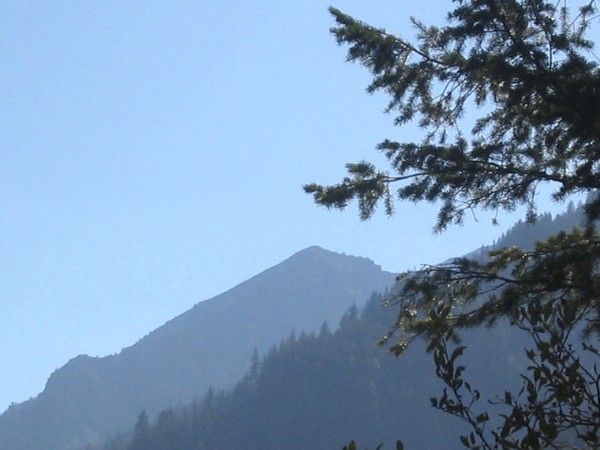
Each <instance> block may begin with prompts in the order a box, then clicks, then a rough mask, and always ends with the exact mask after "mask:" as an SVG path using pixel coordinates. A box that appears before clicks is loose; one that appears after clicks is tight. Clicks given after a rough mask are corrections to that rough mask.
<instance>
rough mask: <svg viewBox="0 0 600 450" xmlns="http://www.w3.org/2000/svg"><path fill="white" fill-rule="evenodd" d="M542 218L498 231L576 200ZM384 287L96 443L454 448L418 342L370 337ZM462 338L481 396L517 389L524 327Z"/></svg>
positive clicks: (149, 448) (572, 216)
mask: <svg viewBox="0 0 600 450" xmlns="http://www.w3.org/2000/svg"><path fill="white" fill-rule="evenodd" d="M542 218H543V219H544V220H541V221H540V222H539V223H538V224H522V223H517V224H516V225H515V226H514V227H513V228H512V229H511V230H510V231H509V232H507V233H506V234H505V235H504V236H503V237H502V238H501V239H500V241H502V242H510V241H523V242H525V241H528V242H529V244H528V245H530V244H531V243H530V239H531V237H532V236H534V237H535V236H536V235H543V234H544V233H545V232H546V231H548V230H553V229H554V228H555V227H560V226H567V227H571V226H574V225H576V224H577V222H578V220H580V218H581V208H577V209H575V208H570V209H569V210H568V211H567V213H565V214H562V215H558V216H556V217H554V218H552V217H551V216H550V215H543V216H542ZM391 294H393V291H392V293H389V292H388V293H385V294H383V295H373V296H372V298H371V299H370V301H369V302H368V303H367V305H366V306H365V308H364V309H362V310H359V309H358V308H356V307H354V308H351V309H350V310H349V311H348V312H347V313H346V314H345V315H344V317H343V319H342V320H341V323H340V327H339V329H337V330H336V331H335V332H333V333H332V332H331V331H330V330H329V327H328V326H327V324H324V325H323V326H322V328H321V331H320V332H319V333H312V334H305V333H300V334H298V333H292V335H291V336H289V337H288V338H287V339H285V340H284V341H282V342H281V343H280V344H279V345H278V346H274V347H272V348H271V350H270V352H269V353H268V354H267V355H266V356H265V357H264V358H258V356H257V355H256V354H255V355H254V356H253V357H250V355H248V358H249V359H251V360H252V361H253V363H252V367H251V369H250V371H249V372H248V374H247V375H246V376H245V378H244V379H243V380H242V381H241V382H240V383H238V384H237V385H236V387H235V388H234V389H233V390H231V391H221V392H216V391H213V390H210V391H209V392H208V393H207V394H206V395H205V396H204V398H203V399H202V400H196V401H194V402H192V403H191V404H187V405H184V406H178V407H174V408H171V409H167V410H164V411H162V412H160V413H159V414H157V415H150V417H149V415H148V414H146V412H142V413H141V414H140V416H139V417H138V423H137V425H136V426H135V431H130V433H129V434H128V435H126V436H125V437H123V436H122V437H121V438H118V439H114V440H113V441H111V442H109V443H106V444H105V445H104V446H103V447H97V448H96V449H95V450H97V449H100V448H101V450H167V449H168V450H200V449H211V450H212V449H221V450H230V449H231V450H233V449H239V448H246V449H250V450H254V449H255V450H264V449H278V450H301V449H302V450H306V449H324V450H325V449H329V450H339V449H340V448H342V446H343V445H345V444H346V443H347V442H348V441H349V440H350V439H354V440H356V441H357V442H361V443H365V445H371V446H372V447H373V448H374V447H375V446H376V445H379V444H381V443H385V444H386V446H385V448H393V445H392V444H393V443H394V442H396V440H397V439H402V441H403V442H404V444H405V446H406V448H408V449H417V450H418V449H431V448H435V449H441V450H444V449H448V450H450V449H456V448H460V446H461V444H460V442H459V441H458V437H457V436H458V434H459V432H461V429H462V423H461V421H460V420H458V419H456V418H453V417H450V416H448V415H445V414H443V413H442V412H440V411H438V410H436V409H435V408H432V406H431V401H430V399H431V398H432V397H438V396H439V394H440V392H441V389H442V384H441V382H440V381H439V380H438V379H437V377H436V376H435V370H434V365H433V362H432V361H431V358H430V355H428V354H426V353H425V352H424V351H423V346H422V345H415V346H414V347H412V348H410V349H409V350H408V351H407V352H406V353H405V354H403V355H402V356H401V357H400V358H396V357H394V356H393V355H392V354H391V353H390V352H387V351H385V349H383V348H381V347H378V346H377V345H376V343H377V342H378V341H379V339H380V338H381V337H382V336H383V335H384V334H385V333H386V331H387V330H389V329H390V327H391V326H392V324H393V322H394V320H395V314H396V311H395V308H393V307H384V306H382V303H384V302H385V299H390V298H392V297H393V295H391ZM465 338H466V339H468V340H469V341H470V342H472V345H471V346H470V347H469V349H468V351H466V352H465V355H464V362H465V365H466V367H467V369H466V374H467V375H468V376H469V379H470V380H471V382H472V383H473V387H474V388H475V389H477V390H479V391H480V392H481V393H482V395H486V396H487V397H488V398H495V397H498V398H499V397H500V396H502V395H503V393H504V390H505V389H507V388H517V389H518V387H519V386H520V385H521V381H522V380H521V378H520V376H519V373H520V372H521V371H522V370H523V369H524V367H525V365H526V364H527V361H526V358H525V354H524V347H525V344H526V342H527V336H526V333H524V332H519V330H516V329H514V328H511V327H509V326H508V323H506V322H504V323H501V326H498V327H496V328H494V329H489V330H485V329H484V330H476V331H471V332H469V333H467V334H466V335H465ZM132 428H133V425H132ZM132 436H133V437H132Z"/></svg>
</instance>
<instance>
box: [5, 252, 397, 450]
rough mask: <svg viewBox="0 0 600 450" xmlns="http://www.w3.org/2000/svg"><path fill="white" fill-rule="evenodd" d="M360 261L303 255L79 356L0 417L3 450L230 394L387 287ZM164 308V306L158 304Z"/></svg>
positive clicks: (99, 433)
mask: <svg viewBox="0 0 600 450" xmlns="http://www.w3.org/2000/svg"><path fill="white" fill-rule="evenodd" d="M393 279H394V275H393V274H390V273H386V272H384V271H382V270H381V268H380V267H379V266H376V265H375V264H374V263H373V262H372V261H370V260H368V259H365V258H358V257H351V256H345V255H341V254H337V253H333V252H329V251H326V250H323V249H321V248H319V247H311V248H308V249H306V250H303V251H301V252H299V253H297V254H295V255H294V256H292V257H291V258H289V259H288V260H286V261H284V262H282V263H281V264H279V265H277V266H275V267H272V268H271V269H268V270H266V271H265V272H263V273H261V274H259V275H257V276H255V277H253V278H252V279H250V280H248V281H246V282H244V283H242V284H240V285H239V286H237V287H235V288H233V289H231V290H230V291H227V292H225V293H224V294H221V295H219V296H217V297H215V298H213V299H211V300H207V301H204V302H200V303H198V304H197V305H196V306H195V307H194V308H192V309H191V310H189V311H187V312H185V313H184V314H182V315H180V316H179V317H176V318H175V319H173V320H171V321H170V322H168V323H166V324H165V325H164V326H162V327H160V328H158V329H157V330H155V331H153V332H152V333H150V334H149V335H147V336H146V337H144V338H143V339H141V340H140V341H139V342H138V343H136V344H135V345H133V346H131V347H129V348H126V349H124V350H123V351H122V352H121V353H119V354H117V355H112V356H108V357H104V358H92V357H89V356H85V355H81V356H78V357H76V358H74V359H73V360H71V361H69V362H68V363H67V364H66V365H65V366H64V367H62V368H60V369H59V370H57V371H56V372H55V373H53V374H52V375H51V376H50V378H49V380H48V382H47V385H46V388H45V389H44V391H43V392H42V393H41V394H40V395H39V396H38V397H36V398H34V399H32V400H29V401H27V402H24V403H22V404H18V405H14V406H12V407H11V408H9V409H8V410H7V412H6V413H4V414H3V415H2V416H0V448H1V449H2V450H32V449H43V450H68V449H71V448H74V447H76V446H80V445H83V444H86V443H89V442H98V441H99V440H101V439H104V438H106V437H107V436H110V435H111V434H113V433H115V432H117V431H118V430H120V429H124V428H128V427H129V426H130V424H132V423H134V422H135V418H136V417H137V415H138V413H139V412H140V411H141V410H147V411H148V413H149V414H153V413H154V412H157V411H159V410H160V409H161V408H165V407H168V406H170V405H175V404H178V403H181V402H189V401H190V400H191V399H193V398H194V397H201V396H202V395H203V394H204V393H205V392H206V390H207V389H208V388H209V387H210V386H213V387H214V388H226V387H230V386H233V384H234V383H235V382H237V381H238V380H239V379H240V378H241V377H242V376H243V375H244V373H245V372H246V371H247V369H248V367H249V366H250V356H251V354H252V351H253V349H258V350H259V351H260V352H265V351H266V350H268V348H269V347H270V346H271V345H273V343H276V342H279V341H280V340H281V339H282V338H284V337H286V336H288V335H289V333H290V331H291V330H297V332H301V331H302V330H305V331H306V332H310V331H314V330H317V329H318V328H319V326H320V325H321V323H322V322H323V320H324V319H327V320H328V321H329V322H330V323H334V324H335V323H337V322H338V320H339V318H340V317H341V315H342V314H343V312H344V311H345V310H346V309H347V308H348V307H349V306H350V305H352V304H353V303H356V304H361V305H362V304H364V302H365V301H366V299H368V297H369V295H370V294H371V293H372V292H375V291H381V290H382V289H384V288H385V287H387V286H390V285H391V284H392V283H393ZM165 301H168V299H165Z"/></svg>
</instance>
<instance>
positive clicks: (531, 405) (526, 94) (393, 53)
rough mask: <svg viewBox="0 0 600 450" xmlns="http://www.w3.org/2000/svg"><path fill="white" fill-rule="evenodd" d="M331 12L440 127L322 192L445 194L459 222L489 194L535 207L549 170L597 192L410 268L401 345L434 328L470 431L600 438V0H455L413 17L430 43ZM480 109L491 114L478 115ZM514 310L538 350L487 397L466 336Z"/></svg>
mask: <svg viewBox="0 0 600 450" xmlns="http://www.w3.org/2000/svg"><path fill="white" fill-rule="evenodd" d="M331 12H332V14H333V15H334V17H335V20H336V22H337V25H336V27H335V28H333V29H332V32H333V34H334V35H335V36H336V38H337V40H338V43H340V44H344V45H347V46H348V59H349V60H351V61H357V62H360V63H361V64H363V65H364V66H365V67H366V68H367V69H369V70H370V71H371V73H372V74H373V81H372V83H371V84H370V85H369V87H368V90H369V91H370V92H374V91H384V92H385V93H387V94H389V96H390V101H389V105H388V111H389V112H392V113H395V114H396V123H397V124H398V125H403V124H405V123H407V122H409V121H413V120H416V121H418V124H419V126H420V127H421V128H422V129H423V131H424V138H423V140H422V141H421V142H408V143H400V142H396V141H394V140H390V139H386V140H384V141H383V142H382V143H381V144H379V146H378V148H379V149H380V150H381V151H383V153H384V154H385V156H386V157H387V159H388V161H389V165H390V172H388V171H383V170H379V169H377V168H376V167H375V166H374V165H372V164H370V163H367V162H360V163H357V164H348V166H347V167H348V173H349V175H348V177H346V178H345V179H344V180H343V181H342V182H341V183H339V184H336V185H333V186H320V185H317V184H311V185H307V186H305V190H306V192H308V193H311V194H312V195H313V196H314V198H315V201H316V202H317V203H319V204H321V205H325V206H327V207H334V208H345V207H346V206H347V205H348V203H349V202H350V201H351V200H353V199H355V200H357V201H358V205H359V211H360V216H361V218H363V219H366V218H368V217H370V216H371V215H372V214H373V213H374V211H375V208H376V206H377V205H378V204H379V203H380V202H383V204H384V206H385V210H386V212H387V213H388V214H390V215H391V214H393V200H394V198H395V197H396V196H397V197H398V198H399V199H401V200H409V201H413V202H421V201H431V202H438V204H439V205H440V208H439V214H438V220H437V224H436V226H435V229H436V230H437V231H443V230H444V229H445V228H446V227H447V226H448V225H450V224H452V223H461V222H462V221H463V219H464V216H465V213H466V212H468V211H470V210H476V209H491V210H499V209H504V210H508V211H512V210H514V209H515V208H516V207H517V206H519V205H526V206H527V210H528V213H527V220H528V221H534V220H535V219H536V207H535V199H536V191H537V189H538V187H539V186H540V185H543V184H548V185H550V186H551V187H552V188H553V190H554V191H553V198H554V199H555V200H562V199H564V198H566V197H567V196H569V195H570V194H574V193H586V194H588V203H587V204H586V206H585V223H584V224H583V226H582V228H581V229H573V230H571V231H565V232H561V233H558V234H556V235H554V236H551V237H548V238H547V239H546V240H543V241H541V242H538V243H537V244H536V245H535V246H533V247H531V248H524V247H523V248H522V247H519V246H518V245H515V246H511V247H507V248H504V249H497V250H494V251H493V252H490V253H489V255H488V256H487V257H486V258H480V259H477V260H474V259H467V258H463V259H457V260H454V261H451V262H448V263H446V264H442V265H438V266H432V267H425V268H423V270H420V271H418V272H415V273H409V274H404V275H403V276H402V277H401V278H402V281H403V287H402V289H401V291H400V292H399V293H398V294H397V295H396V296H394V297H393V298H391V299H390V303H394V304H397V305H398V307H399V315H398V318H397V320H396V322H395V324H394V326H393V330H392V332H391V333H390V335H389V336H388V338H387V341H389V340H390V339H391V338H392V335H393V336H395V337H397V338H398V340H397V341H395V344H394V345H392V347H391V348H392V351H393V352H395V353H397V354H400V353H402V352H403V351H404V350H405V349H406V348H407V346H408V345H409V344H410V343H411V342H413V341H415V339H416V338H417V337H424V338H425V339H426V341H427V343H428V344H427V350H428V351H429V352H431V354H432V355H433V359H434V362H435V365H436V374H437V376H438V377H439V378H440V379H441V380H442V381H443V382H444V384H445V386H446V387H445V389H444V390H443V393H442V394H441V396H439V397H438V398H435V399H433V400H432V403H433V406H434V407H435V408H438V409H440V410H442V411H445V412H446V413H449V414H451V415H453V416H456V417H458V418H460V419H462V421H463V422H464V423H466V424H467V425H468V426H469V428H470V430H471V431H470V432H469V433H467V434H464V435H462V436H461V438H460V439H461V442H462V444H463V445H464V446H465V447H467V448H470V449H497V448H502V449H508V448H534V449H537V448H597V447H598V446H599V445H600V438H599V437H598V431H599V429H600V400H599V399H600V371H599V370H598V369H597V366H596V363H598V362H600V361H599V355H598V350H597V349H596V347H597V342H598V331H599V328H600V316H599V314H600V275H599V272H598V267H599V264H600V237H599V236H598V233H597V231H596V225H595V222H596V220H597V219H598V218H600V196H598V195H597V190H598V188H600V162H599V158H598V155H599V151H600V148H599V147H600V108H598V105H600V72H599V69H598V64H597V62H596V60H595V57H594V55H593V53H592V52H591V49H592V48H593V43H592V42H591V41H589V40H588V39H587V38H586V33H587V31H588V29H589V27H590V26H591V25H592V24H593V23H594V22H595V21H597V20H598V19H597V18H596V5H595V2H593V1H591V2H585V3H583V4H582V5H581V7H579V8H569V6H568V5H567V3H566V2H565V3H562V2H547V1H541V0H507V1H505V0H502V1H499V0H455V1H454V9H453V10H452V11H450V12H449V14H448V18H447V25H446V26H444V27H441V28H438V27H431V26H427V25H425V24H423V23H420V22H418V21H413V23H414V25H415V26H416V27H417V29H418V31H419V34H418V37H417V39H416V42H414V43H413V42H410V41H407V40H404V39H402V38H400V37H397V36H394V35H392V34H389V33H387V32H386V31H384V30H382V29H378V28H374V27H371V26H369V25H367V24H364V23H362V22H360V21H357V20H355V19H353V18H352V17H350V16H348V15H346V14H344V13H342V12H341V11H339V10H336V9H333V8H332V9H331ZM467 111H475V112H478V113H479V114H480V116H479V117H478V118H477V120H476V121H475V125H474V126H473V127H472V128H467V127H465V126H464V122H463V118H464V114H465V113H466V112H467ZM394 186H396V193H395V195H394V192H393V188H394ZM500 322H508V323H510V324H511V325H512V327H513V329H515V330H521V331H523V332H525V333H526V334H527V335H528V336H529V342H528V345H527V348H526V350H525V355H526V358H527V359H528V365H527V366H526V367H525V368H524V369H523V371H522V373H521V378H522V382H523V386H522V389H521V390H520V391H519V390H510V389H507V390H506V392H505V393H504V395H502V396H500V397H498V398H488V399H486V400H487V401H484V399H483V398H482V396H481V393H480V391H479V390H477V389H476V388H475V387H473V386H472V385H471V384H470V383H469V382H468V381H467V380H466V379H465V378H464V372H465V369H466V367H467V366H465V365H464V364H462V363H461V362H460V361H461V360H462V359H463V353H464V352H465V350H466V347H465V346H464V345H462V344H461V337H464V336H465V331H466V330H469V329H472V328H479V327H486V326H492V325H495V324H497V323H500ZM465 342H467V341H466V340H465Z"/></svg>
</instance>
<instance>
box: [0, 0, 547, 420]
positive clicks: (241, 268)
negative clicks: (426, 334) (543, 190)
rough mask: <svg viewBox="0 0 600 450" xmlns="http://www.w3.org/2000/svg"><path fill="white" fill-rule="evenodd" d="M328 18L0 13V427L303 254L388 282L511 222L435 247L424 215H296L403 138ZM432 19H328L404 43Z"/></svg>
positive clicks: (129, 7) (22, 9)
mask: <svg viewBox="0 0 600 450" xmlns="http://www.w3.org/2000/svg"><path fill="white" fill-rule="evenodd" d="M329 4H330V2H329V1H328V2H324V1H317V0H310V1H306V0H298V1H286V2H283V1H260V0H258V1H253V2H247V1H227V2H225V1H189V2H183V1H168V2H167V1H160V2H159V1H144V2H138V1H120V2H109V1H86V2H82V1H80V2H77V1H60V0H56V1H53V2H39V1H22V0H18V1H3V2H2V5H0V58H1V60H2V70H1V71H0V89H1V90H2V96H1V97H2V103H1V107H0V145H1V147H0V148H1V151H0V201H1V204H2V209H1V211H2V212H1V213H0V233H1V235H2V239H1V241H0V258H1V263H2V271H1V272H0V379H1V380H2V383H0V410H4V408H5V407H6V406H7V405H8V403H9V402H19V401H23V400H25V399H27V398H29V397H31V396H34V395H36V394H37V393H39V392H40V391H41V390H42V389H43V387H44V383H45V380H46V379H47V377H48V375H49V374H50V373H51V372H52V371H53V370H54V369H56V368H58V367H59V366H62V365H63V364H64V363H66V362H67V361H68V360H69V359H70V358H72V357H74V356H76V355H77V354H80V353H87V354H90V355H106V354H110V353H115V352H118V351H120V350H121V349H122V348H123V347H126V346H129V345H131V344H133V343H134V342H135V341H136V340H137V339H139V338H141V337H142V336H143V335H145V334H146V333H148V332H149V331H151V330H152V329H154V328H156V327H158V326H159V325H161V324H162V323H164V322H165V321H167V320H168V319H170V318H172V317H174V316H175V315H177V314H180V313H181V312H183V311H185V310H186V309H188V308H190V307H191V306H192V305H193V304H195V303H196V302H198V301H201V300H204V299H207V298H210V297H212V296H214V295H217V294H219V293H221V292H222V291H224V290H226V289H229V288H231V287H233V286H234V285H236V284H238V283H239V282H241V281H244V280H245V279H247V278H249V277H251V276H252V275H254V274H256V273H259V272H260V271H262V270H264V269H266V268H268V267H270V266H272V265H274V264H277V263H279V262H280V261H282V260H283V259H285V258H287V257H289V256H290V255H292V254H293V253H295V252H297V251H299V250H301V249H303V248H305V247H307V246H310V245H320V246H322V247H324V248H327V249H330V250H334V251H338V252H345V253H348V254H353V255H359V256H366V257H369V258H371V259H373V260H374V261H375V262H377V263H378V264H381V265H382V266H383V267H384V269H387V270H390V271H402V270H404V269H407V268H411V267H416V266H418V265H419V264H421V263H435V262H439V261H441V260H444V259H446V258H448V257H451V256H455V255H458V254H463V253H466V252H468V251H470V250H472V249H474V248H477V247H479V246H481V245H482V244H486V243H490V242H491V241H492V240H493V239H494V238H496V237H498V236H499V235H500V234H501V233H502V232H503V231H505V230H506V228H508V227H509V226H510V225H511V224H512V222H513V221H515V220H517V219H518V218H522V214H521V215H517V216H514V217H511V218H510V219H504V218H502V219H501V225H500V226H499V227H493V226H491V225H490V221H489V218H486V216H484V215H482V216H481V218H480V221H479V222H475V221H474V220H470V221H469V222H468V223H467V224H466V225H465V226H464V227H462V228H457V229H452V230H450V231H449V232H447V233H446V234H444V235H441V236H434V235H432V233H431V228H432V226H433V223H434V217H435V210H434V208H433V207H431V206H429V205H420V206H416V207H415V206H413V205H403V206H399V208H398V215H397V217H395V218H394V219H387V218H385V217H384V216H383V215H378V216H377V217H376V218H375V219H373V220H371V221H369V222H366V223H364V222H363V223H361V222H360V221H359V220H358V218H357V215H356V208H354V207H353V208H350V209H349V210H348V211H347V212H345V213H339V212H328V211H327V210H325V209H323V208H319V207H316V206H314V205H313V203H312V201H311V199H310V197H308V196H307V195H305V194H304V193H303V192H302V189H301V187H302V185H303V184H305V183H308V182H313V181H317V182H323V183H327V182H335V181H338V180H339V179H340V177H341V176H342V175H343V174H344V168H343V165H344V163H345V162H348V161H359V160H361V159H370V160H375V161H377V160H380V159H379V158H378V155H377V154H376V151H375V150H374V146H375V145H376V144H377V143H378V142H379V141H381V140H382V139H384V138H385V137H393V138H397V139H399V140H408V139H412V138H416V136H418V134H417V132H416V131H415V130H414V129H406V130H399V129H394V128H393V127H392V125H391V122H392V119H391V117H390V116H386V115H384V114H382V111H383V109H384V106H385V98H384V97H382V96H368V95H367V94H365V91H364V88H365V86H366V84H367V82H368V74H367V73H366V71H365V70H364V69H362V68H361V67H360V66H357V65H351V64H348V63H346V62H345V50H344V49H343V48H340V47H337V46H336V44H335V42H334V39H333V38H332V37H331V35H330V34H329V32H328V29H329V27H330V26H331V25H332V23H333V22H332V19H331V17H330V16H329V14H328V13H327V6H329ZM446 4H447V2H445V1H441V0H440V1H430V2H422V1H409V0H402V1H401V0H396V1H391V0H390V1H379V2H365V1H363V0H355V1H337V2H335V3H334V5H335V6H337V7H339V8H341V9H342V10H345V11H346V12H349V13H351V14H353V15H355V16H357V17H360V18H363V19H364V20H366V21H367V22H370V23H373V24H377V25H381V26H386V27H389V29H390V30H392V31H395V32H400V33H404V34H405V35H406V34H411V33H412V31H411V29H410V27H409V20H408V19H409V16H410V15H416V16H418V17H421V18H423V19H426V20H428V21H429V20H436V18H439V17H440V16H441V14H442V12H443V11H444V10H445V5H446ZM542 207H543V208H544V207H545V204H544V203H542Z"/></svg>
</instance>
